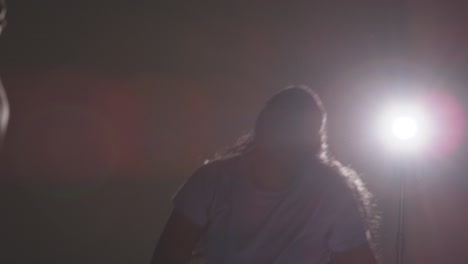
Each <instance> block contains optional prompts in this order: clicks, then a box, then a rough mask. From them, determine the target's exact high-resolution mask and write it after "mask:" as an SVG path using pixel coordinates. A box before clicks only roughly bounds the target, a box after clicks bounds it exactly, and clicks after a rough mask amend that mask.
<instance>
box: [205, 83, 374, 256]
mask: <svg viewBox="0 0 468 264" xmlns="http://www.w3.org/2000/svg"><path fill="white" fill-rule="evenodd" d="M311 103H312V104H313V106H314V107H315V109H316V110H318V112H319V113H320V115H321V118H320V120H319V122H320V131H319V137H320V146H319V149H318V150H317V153H316V158H317V160H318V161H319V162H320V163H322V164H323V165H325V167H327V168H329V169H330V170H333V171H335V172H337V173H334V174H332V175H339V176H340V177H341V178H342V179H344V182H345V183H346V185H347V187H348V188H349V189H350V190H351V191H352V193H353V195H354V197H355V199H356V201H358V204H359V209H360V211H361V215H362V217H363V219H365V221H366V227H367V237H368V239H369V241H370V244H371V246H372V247H373V249H374V252H377V251H378V250H377V243H376V238H377V228H378V225H379V222H380V216H379V214H378V213H377V211H376V208H375V203H374V199H373V197H372V194H371V193H370V192H369V190H368V189H367V188H366V186H365V184H364V182H363V181H362V179H361V177H360V175H359V174H358V173H357V172H356V171H355V170H354V169H352V168H351V167H350V166H345V165H343V164H342V163H341V162H340V161H339V160H337V159H336V158H335V157H334V156H333V155H331V153H330V150H329V146H328V136H327V113H326V110H325V107H324V104H323V102H322V100H321V99H320V96H319V95H318V94H317V93H316V92H315V91H313V90H312V89H310V88H308V87H307V86H291V87H288V88H285V89H283V90H281V91H280V92H278V93H277V94H275V95H274V96H273V97H271V98H270V99H269V100H268V101H267V103H266V105H265V107H264V108H263V109H262V111H261V112H260V114H259V116H258V118H257V120H256V124H255V129H254V130H252V131H251V132H249V133H247V134H246V135H244V136H242V137H240V138H239V139H238V140H237V142H236V143H235V144H234V145H233V146H231V147H228V148H227V149H225V150H223V151H221V152H218V153H216V155H215V157H214V158H213V159H211V160H209V161H207V163H208V162H212V161H218V160H227V159H231V158H234V157H238V156H242V155H244V154H246V153H247V152H249V151H250V150H251V149H252V147H253V146H254V145H255V143H256V140H257V138H256V135H258V134H259V130H261V129H262V122H264V120H263V118H264V115H263V114H264V113H265V112H267V111H268V110H269V109H270V108H273V107H278V105H284V104H291V105H294V106H295V107H297V106H298V105H299V107H300V106H301V105H306V104H309V105H310V104H311Z"/></svg>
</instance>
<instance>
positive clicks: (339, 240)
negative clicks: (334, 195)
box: [328, 189, 367, 252]
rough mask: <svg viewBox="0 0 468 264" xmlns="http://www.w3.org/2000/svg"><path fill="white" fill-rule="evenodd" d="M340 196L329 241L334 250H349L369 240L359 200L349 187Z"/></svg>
mask: <svg viewBox="0 0 468 264" xmlns="http://www.w3.org/2000/svg"><path fill="white" fill-rule="evenodd" d="M339 196H340V199H338V204H337V206H336V209H337V212H336V215H335V219H334V221H333V223H334V224H333V225H332V228H331V233H330V237H329V241H328V244H329V247H330V249H331V250H332V251H333V252H344V251H348V250H351V249H353V248H356V247H358V246H360V245H363V244H365V243H366V242H367V236H366V225H365V221H364V218H363V216H362V214H361V212H360V210H359V206H358V201H357V200H356V198H355V197H354V196H353V195H352V193H351V190H349V189H348V190H346V191H344V192H342V193H341V194H340V195H339Z"/></svg>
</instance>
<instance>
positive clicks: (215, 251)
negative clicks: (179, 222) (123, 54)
mask: <svg viewBox="0 0 468 264" xmlns="http://www.w3.org/2000/svg"><path fill="white" fill-rule="evenodd" d="M173 203H174V207H175V210H176V211H177V212H179V213H181V214H183V215H184V216H186V217H188V218H189V219H190V220H191V221H192V222H193V223H195V224H197V225H199V226H200V227H203V230H204V231H203V234H202V237H201V240H200V243H199V250H200V251H201V253H202V254H203V255H204V256H205V258H206V260H207V264H212V263H213V264H214V263H216V264H219V263H226V264H267V263H268V264H290V263H294V264H302V263H304V264H305V263H307V264H325V263H328V262H329V260H330V257H331V255H332V254H333V252H343V251H347V250H350V249H353V248H355V247H358V246H360V245H362V244H364V243H366V242H367V239H366V231H365V225H364V221H363V219H362V217H361V214H360V211H359V207H358V203H357V200H356V199H355V198H354V196H353V193H352V191H351V189H349V188H348V186H347V184H346V183H345V180H344V179H343V178H342V176H340V175H338V174H337V173H336V172H334V171H333V170H332V169H329V168H326V167H325V166H324V165H321V166H320V165H318V164H314V165H311V166H309V168H307V169H303V170H301V173H300V175H299V176H298V177H296V180H295V181H294V182H293V183H292V184H291V185H290V186H288V188H287V189H286V190H284V191H281V192H268V191H264V190H260V189H258V188H256V187H255V186H254V185H253V184H252V182H251V181H250V178H249V177H247V173H246V170H244V169H243V168H242V166H241V162H240V159H239V158H234V159H230V160H225V161H216V162H213V163H210V164H208V165H205V166H203V167H201V168H200V169H198V170H197V171H196V172H195V173H194V174H193V175H192V176H191V177H190V178H189V179H188V180H187V182H186V183H185V184H184V185H183V186H182V187H181V188H180V190H179V191H178V192H177V194H176V195H175V196H174V198H173Z"/></svg>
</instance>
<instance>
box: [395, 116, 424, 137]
mask: <svg viewBox="0 0 468 264" xmlns="http://www.w3.org/2000/svg"><path fill="white" fill-rule="evenodd" d="M418 129H419V127H418V124H417V122H416V120H414V119H413V118H412V117H410V116H401V117H397V118H396V119H395V120H394V121H393V125H392V132H393V135H394V136H395V137H396V138H397V139H400V140H411V139H412V138H414V137H415V136H416V135H417V133H418Z"/></svg>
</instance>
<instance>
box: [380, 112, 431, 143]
mask: <svg viewBox="0 0 468 264" xmlns="http://www.w3.org/2000/svg"><path fill="white" fill-rule="evenodd" d="M422 110H423V109H422V108H421V107H419V105H417V104H411V105H409V106H408V105H402V104H400V105H394V107H392V108H388V111H387V112H386V113H385V115H383V116H381V117H380V122H379V123H380V128H379V130H380V133H379V134H380V136H381V140H382V142H383V143H385V144H386V145H387V148H389V149H394V150H398V151H402V150H404V151H405V152H407V151H410V152H412V151H420V150H421V148H423V147H424V146H426V145H427V143H428V138H429V132H430V126H429V122H428V120H429V119H428V116H427V114H426V113H425V111H422Z"/></svg>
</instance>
